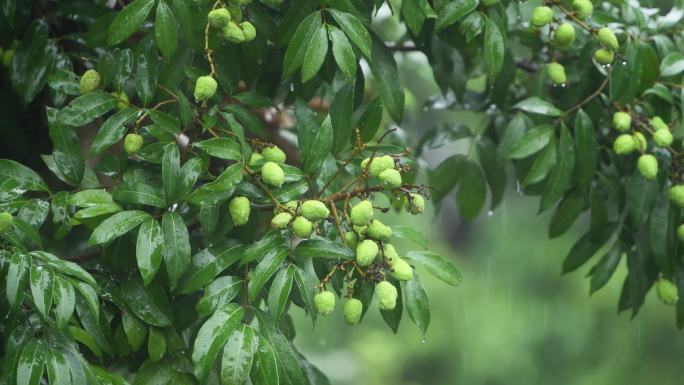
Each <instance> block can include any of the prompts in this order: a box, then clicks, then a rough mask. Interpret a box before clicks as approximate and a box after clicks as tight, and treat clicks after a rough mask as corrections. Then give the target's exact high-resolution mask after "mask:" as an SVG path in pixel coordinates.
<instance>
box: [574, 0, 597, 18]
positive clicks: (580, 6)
mask: <svg viewBox="0 0 684 385" xmlns="http://www.w3.org/2000/svg"><path fill="white" fill-rule="evenodd" d="M572 9H574V10H575V16H577V17H578V18H580V19H582V20H584V19H586V18H588V17H589V16H591V14H592V13H594V4H592V3H591V1H589V0H575V1H573V2H572Z"/></svg>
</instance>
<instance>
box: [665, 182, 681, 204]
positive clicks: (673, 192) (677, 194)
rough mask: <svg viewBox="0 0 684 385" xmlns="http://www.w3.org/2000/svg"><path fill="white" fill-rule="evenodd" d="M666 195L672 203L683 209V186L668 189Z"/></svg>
mask: <svg viewBox="0 0 684 385" xmlns="http://www.w3.org/2000/svg"><path fill="white" fill-rule="evenodd" d="M668 195H669V197H670V201H671V202H672V203H674V204H676V205H677V206H679V207H681V208H684V185H678V186H672V187H670V191H669V192H668Z"/></svg>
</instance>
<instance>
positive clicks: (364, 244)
mask: <svg viewBox="0 0 684 385" xmlns="http://www.w3.org/2000/svg"><path fill="white" fill-rule="evenodd" d="M378 251H380V249H379V248H378V244H377V243H375V242H373V241H371V240H370V239H365V240H363V241H361V242H359V245H358V246H356V262H357V263H358V264H359V266H362V267H365V266H368V265H370V264H371V263H373V261H374V260H375V257H377V256H378Z"/></svg>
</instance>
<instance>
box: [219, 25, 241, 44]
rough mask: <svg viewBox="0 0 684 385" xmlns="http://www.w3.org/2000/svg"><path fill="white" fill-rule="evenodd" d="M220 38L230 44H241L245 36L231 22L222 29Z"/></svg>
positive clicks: (238, 27) (237, 26)
mask: <svg viewBox="0 0 684 385" xmlns="http://www.w3.org/2000/svg"><path fill="white" fill-rule="evenodd" d="M221 36H223V38H224V39H225V40H227V41H229V42H232V43H242V42H243V41H245V34H244V32H242V28H240V26H239V25H238V24H237V23H235V22H234V21H231V22H230V23H228V25H226V26H225V27H223V29H222V30H221Z"/></svg>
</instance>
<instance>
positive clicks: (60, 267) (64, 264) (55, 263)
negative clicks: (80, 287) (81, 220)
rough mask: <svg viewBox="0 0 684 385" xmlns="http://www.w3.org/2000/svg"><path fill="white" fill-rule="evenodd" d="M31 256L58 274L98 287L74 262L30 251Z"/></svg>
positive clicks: (41, 252)
mask: <svg viewBox="0 0 684 385" xmlns="http://www.w3.org/2000/svg"><path fill="white" fill-rule="evenodd" d="M31 256H32V257H36V258H40V259H42V260H43V261H45V262H46V263H47V264H48V265H50V267H51V268H52V269H53V270H55V271H56V272H58V273H60V274H63V275H69V276H72V277H74V278H76V279H78V280H79V281H81V282H85V283H87V284H88V285H89V286H92V287H93V288H97V287H98V286H97V282H95V279H94V278H93V276H92V275H90V274H89V273H88V272H87V271H85V270H83V268H82V267H81V266H79V265H77V264H76V263H74V262H70V261H65V260H62V259H59V258H57V257H56V256H54V255H52V254H49V253H46V252H44V251H32V252H31Z"/></svg>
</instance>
